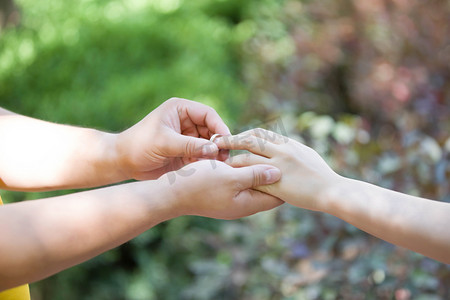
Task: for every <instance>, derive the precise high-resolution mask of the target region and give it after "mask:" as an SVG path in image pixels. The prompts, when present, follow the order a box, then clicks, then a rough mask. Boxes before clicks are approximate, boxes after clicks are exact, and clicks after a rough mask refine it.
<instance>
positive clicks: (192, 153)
mask: <svg viewBox="0 0 450 300" xmlns="http://www.w3.org/2000/svg"><path fill="white" fill-rule="evenodd" d="M168 141H169V142H168V143H167V144H168V145H167V147H168V148H171V150H170V151H168V152H169V153H170V155H169V156H172V157H174V156H177V157H195V158H216V157H217V155H218V154H219V148H218V147H217V145H216V144H214V143H212V142H210V141H209V140H206V139H203V138H196V137H192V136H186V135H181V134H177V135H176V136H174V137H173V138H171V139H169V138H168Z"/></svg>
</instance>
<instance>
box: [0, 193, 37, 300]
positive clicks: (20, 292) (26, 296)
mask: <svg viewBox="0 0 450 300" xmlns="http://www.w3.org/2000/svg"><path fill="white" fill-rule="evenodd" d="M2 204H3V202H2V197H1V196H0V205H2ZM0 300H30V288H29V287H28V284H24V285H21V286H18V287H15V288H12V289H9V290H6V291H3V292H0Z"/></svg>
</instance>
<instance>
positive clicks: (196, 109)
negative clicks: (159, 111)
mask: <svg viewBox="0 0 450 300" xmlns="http://www.w3.org/2000/svg"><path fill="white" fill-rule="evenodd" d="M183 100H184V101H180V102H179V103H178V113H179V114H180V117H181V116H182V115H183V114H186V116H187V117H188V118H189V119H190V120H191V121H192V123H194V124H195V125H197V126H205V127H207V128H208V130H209V131H210V132H212V133H213V134H214V133H218V134H221V135H231V132H230V129H229V128H228V126H227V125H225V123H224V121H223V120H222V118H221V117H220V116H219V114H218V113H217V112H216V111H215V110H214V108H212V107H210V106H207V105H205V104H202V103H198V102H195V101H190V100H185V99H183Z"/></svg>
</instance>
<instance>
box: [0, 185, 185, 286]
mask: <svg viewBox="0 0 450 300" xmlns="http://www.w3.org/2000/svg"><path fill="white" fill-rule="evenodd" d="M166 186H168V184H167V185H164V184H162V183H161V182H160V181H146V182H137V183H131V184H124V185H119V186H114V187H108V188H102V189H97V190H93V191H86V192H82V193H76V194H71V195H66V196H61V197H55V198H48V199H42V200H35V201H29V202H22V203H15V204H8V205H5V206H3V207H0V220H1V224H2V227H1V228H0V290H2V289H6V288H10V287H13V286H17V285H19V284H22V283H26V282H33V281H36V280H39V279H42V278H45V277H47V276H49V275H52V274H54V273H56V272H58V271H60V270H63V269H66V268H68V267H70V266H73V265H76V264H79V263H81V262H83V261H85V260H87V259H90V258H92V257H94V256H96V255H98V254H100V253H102V252H104V251H106V250H108V249H111V248H113V247H116V246H118V245H120V244H122V243H124V242H126V241H128V240H130V239H132V238H133V237H135V236H137V235H138V234H140V233H142V232H143V231H145V230H147V229H149V228H151V227H153V226H155V225H156V224H158V223H160V222H163V221H165V220H167V219H170V218H172V217H175V215H174V212H175V211H176V209H174V207H172V206H173V205H172V203H173V200H174V198H173V197H172V195H171V194H170V190H169V189H168V188H166Z"/></svg>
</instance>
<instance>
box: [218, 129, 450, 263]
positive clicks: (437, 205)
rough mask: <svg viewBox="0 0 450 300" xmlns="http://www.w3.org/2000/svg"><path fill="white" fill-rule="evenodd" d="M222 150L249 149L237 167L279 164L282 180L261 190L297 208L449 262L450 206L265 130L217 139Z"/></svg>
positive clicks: (234, 161)
mask: <svg viewBox="0 0 450 300" xmlns="http://www.w3.org/2000/svg"><path fill="white" fill-rule="evenodd" d="M217 144H218V146H219V148H224V149H236V150H238V149H240V150H249V151H250V152H253V153H254V154H257V155H253V154H243V155H239V156H236V157H232V158H230V160H229V161H228V163H229V164H230V165H232V166H234V167H241V166H249V165H252V164H255V163H258V164H261V163H263V164H271V165H273V166H276V167H277V168H279V169H280V170H281V172H282V178H281V180H280V181H279V182H277V183H275V184H272V185H270V186H264V187H259V188H258V190H260V191H264V192H266V193H269V194H271V195H274V196H276V197H278V198H280V199H282V200H284V201H286V202H288V203H290V204H292V205H295V206H297V207H301V208H306V209H311V210H317V211H322V212H326V213H329V214H332V215H335V216H337V217H339V218H341V219H343V220H345V221H347V222H349V223H351V224H353V225H355V226H356V227H358V228H360V229H362V230H364V231H366V232H368V233H370V234H373V235H375V236H377V237H379V238H381V239H384V240H386V241H388V242H390V243H393V244H396V245H399V246H402V247H405V248H408V249H410V250H413V251H416V252H419V253H422V254H423V255H426V256H429V257H431V258H434V259H436V260H439V261H442V262H445V263H450V230H449V228H450V204H448V203H442V202H438V201H433V200H428V199H424V198H419V197H414V196H409V195H406V194H402V193H398V192H394V191H390V190H387V189H383V188H381V187H378V186H375V185H372V184H369V183H366V182H362V181H357V180H351V179H348V178H344V177H342V176H340V175H338V174H336V173H335V172H334V171H333V170H332V169H331V168H330V167H329V166H328V165H327V164H326V163H325V161H324V160H323V159H322V158H321V157H320V156H319V155H318V154H317V152H315V151H314V150H313V149H311V148H309V147H307V146H305V145H303V144H301V143H299V142H297V141H294V140H292V139H289V138H287V137H283V136H281V135H278V134H276V133H273V132H269V131H266V130H264V129H257V130H251V131H249V132H246V133H243V134H240V135H237V136H234V137H222V138H220V139H218V140H217Z"/></svg>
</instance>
